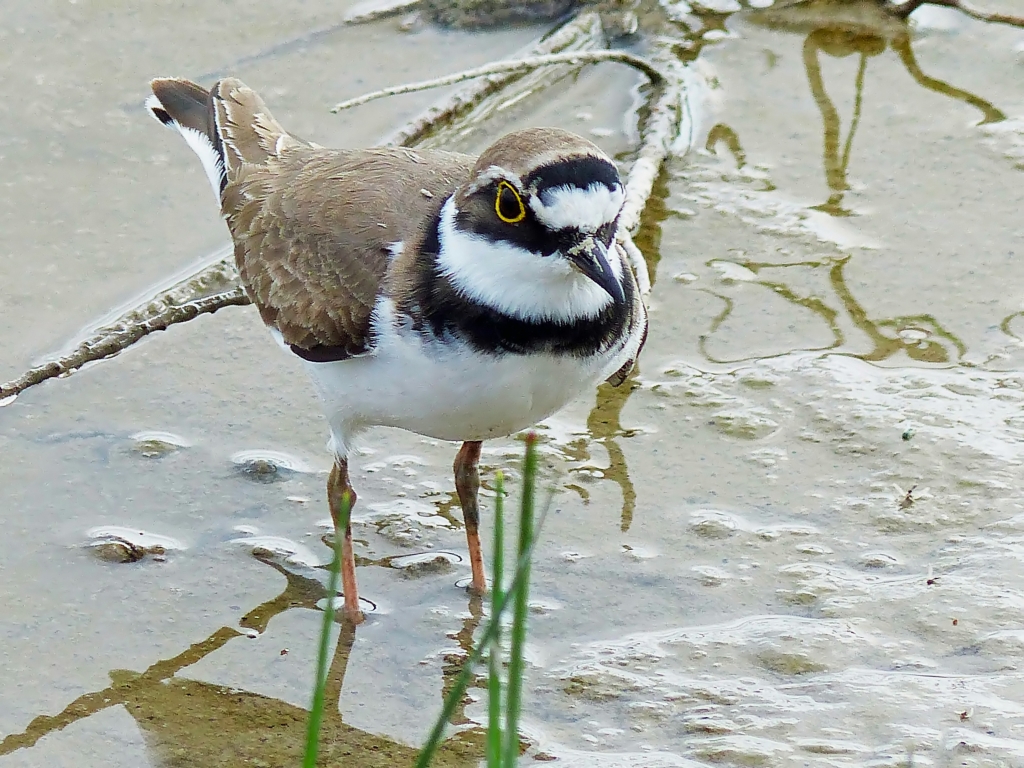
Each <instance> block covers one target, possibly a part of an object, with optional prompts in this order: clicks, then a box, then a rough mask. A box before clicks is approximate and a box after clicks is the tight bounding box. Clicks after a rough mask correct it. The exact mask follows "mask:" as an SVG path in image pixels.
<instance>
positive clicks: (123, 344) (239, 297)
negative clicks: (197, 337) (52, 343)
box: [0, 286, 249, 404]
mask: <svg viewBox="0 0 1024 768" xmlns="http://www.w3.org/2000/svg"><path fill="white" fill-rule="evenodd" d="M248 303H249V297H248V296H246V295H245V291H244V290H243V289H242V287H241V286H239V287H237V288H233V289H231V290H230V291H224V292H223V293H216V294H214V295H212V296H205V297H203V298H201V299H195V300H193V301H189V302H186V303H184V304H178V305H173V306H168V307H166V308H164V310H163V311H161V312H159V313H157V314H155V315H153V316H152V317H149V318H147V319H146V320H144V321H142V322H140V323H136V324H132V325H129V326H126V327H123V328H120V329H117V330H111V331H109V332H106V333H103V334H101V335H99V336H97V337H93V338H91V339H88V340H86V341H84V342H82V344H80V345H79V346H77V347H75V349H74V350H73V351H72V352H70V353H69V354H67V355H63V356H61V357H59V358H57V359H56V360H50V361H47V362H46V363H43V364H42V365H38V366H36V367H35V368H31V369H29V370H28V371H27V372H26V373H24V374H23V375H22V376H20V377H19V378H17V379H15V380H14V381H9V382H7V383H6V384H3V385H2V386H0V404H6V403H3V401H4V400H7V399H8V398H10V397H13V396H15V395H17V394H18V393H20V392H24V391H25V390H26V389H28V388H29V387H31V386H34V385H35V384H39V383H40V382H43V381H46V380H47V379H52V378H54V377H55V376H62V375H65V374H68V373H72V372H74V371H76V370H77V369H79V368H81V367H82V366H83V365H85V364H86V363H90V362H92V361H94V360H102V359H103V358H105V357H111V356H113V355H116V354H117V353H118V352H122V351H123V350H125V349H127V348H128V347H130V346H131V345H132V344H134V343H135V342H137V341H139V339H141V338H143V337H144V336H148V335H149V334H151V333H153V332H154V331H163V330H166V329H167V328H169V327H170V326H172V325H174V324H175V323H184V322H187V321H189V320H194V319H195V318H197V317H199V315H204V314H210V313H212V312H216V311H217V310H218V309H222V308H224V307H229V306H238V305H244V304H248Z"/></svg>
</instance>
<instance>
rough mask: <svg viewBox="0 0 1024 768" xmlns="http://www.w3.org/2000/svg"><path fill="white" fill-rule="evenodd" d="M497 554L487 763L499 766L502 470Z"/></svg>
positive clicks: (498, 490)
mask: <svg viewBox="0 0 1024 768" xmlns="http://www.w3.org/2000/svg"><path fill="white" fill-rule="evenodd" d="M494 490H495V500H494V553H493V555H492V556H491V621H493V622H495V624H496V627H495V633H494V639H493V640H492V641H491V644H490V650H489V652H488V665H489V671H488V676H487V765H488V768H500V766H501V754H502V728H501V614H500V612H499V611H498V606H499V605H500V604H501V602H502V589H501V582H502V579H504V578H505V576H504V573H503V570H504V560H505V478H504V476H503V475H502V473H501V472H500V471H499V472H498V473H497V475H496V476H495V478H494Z"/></svg>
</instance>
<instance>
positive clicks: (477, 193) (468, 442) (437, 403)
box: [146, 78, 647, 621]
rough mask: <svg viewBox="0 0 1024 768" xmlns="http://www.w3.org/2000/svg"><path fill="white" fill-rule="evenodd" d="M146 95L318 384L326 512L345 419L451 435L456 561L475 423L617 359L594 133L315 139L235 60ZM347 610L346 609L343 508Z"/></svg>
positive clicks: (623, 275)
mask: <svg viewBox="0 0 1024 768" xmlns="http://www.w3.org/2000/svg"><path fill="white" fill-rule="evenodd" d="M152 88H153V96H151V97H150V98H149V99H148V100H147V102H146V106H147V108H148V109H149V111H150V112H151V114H152V115H153V116H154V117H155V118H156V119H158V120H159V121H160V122H161V123H163V124H164V125H166V126H169V127H172V128H175V129H176V130H177V131H178V132H179V133H180V134H181V135H182V136H183V137H184V139H185V141H186V142H187V143H188V145H189V146H190V147H191V148H192V149H193V150H194V151H195V153H196V154H197V155H198V156H199V159H200V160H201V161H202V163H203V167H204V168H205V170H206V174H207V176H208V177H209V180H210V183H211V185H212V186H213V191H214V194H215V195H216V196H217V199H218V201H219V203H220V208H221V213H222V215H223V216H224V219H225V220H226V222H227V225H228V228H229V229H230V231H231V236H232V238H233V240H234V246H235V259H236V263H237V265H238V271H239V273H240V275H241V279H242V283H243V285H244V286H245V289H246V291H247V293H248V294H249V297H250V298H251V299H252V302H253V303H254V304H255V305H256V307H257V308H258V309H259V313H260V316H261V317H262V319H263V322H264V323H266V325H267V327H268V328H269V329H270V332H271V333H272V334H273V336H274V337H275V338H276V339H277V341H278V342H279V343H280V344H281V345H282V346H284V347H285V348H286V349H287V350H289V351H290V352H291V353H293V354H295V355H297V356H298V357H300V358H301V359H302V361H303V364H304V366H305V367H306V369H307V370H308V372H309V374H310V376H311V378H312V380H313V382H314V384H315V386H316V388H317V390H318V391H319V394H320V396H321V398H322V400H323V403H324V410H325V412H326V415H327V419H328V422H329V424H330V429H331V435H332V443H333V449H334V455H335V462H334V467H333V469H332V471H331V474H330V479H329V480H328V485H327V495H328V502H329V504H330V507H331V514H332V516H333V518H334V520H335V524H336V525H337V523H338V515H339V512H340V509H341V503H342V498H343V495H344V494H345V493H348V494H350V496H349V499H350V501H351V502H352V503H354V502H355V492H354V491H353V490H352V487H351V485H350V483H349V469H348V453H349V449H350V447H351V445H352V440H353V438H354V437H355V436H356V435H357V434H358V433H360V432H362V431H363V430H366V429H367V428H369V427H374V426H389V427H400V428H402V429H406V430H410V431H412V432H415V433H418V434H421V435H426V436H429V437H432V438H437V439H440V440H454V441H461V442H462V447H461V449H460V450H459V452H458V454H457V456H456V458H455V465H454V472H455V488H456V491H457V493H458V497H459V501H460V503H461V506H462V511H463V514H464V517H465V523H466V538H467V542H468V546H469V554H470V564H471V566H472V574H473V580H472V585H471V589H472V590H474V591H476V592H478V593H482V592H483V591H484V590H485V588H486V581H485V576H484V568H483V559H482V556H481V553H480V536H479V532H478V525H479V512H478V507H477V491H478V489H479V486H480V478H479V474H478V470H477V464H478V461H479V458H480V446H481V441H483V440H486V439H488V438H493V437H501V436H505V435H510V434H513V433H515V432H517V431H519V430H522V429H525V428H527V427H530V426H532V425H533V424H535V423H537V422H538V421H540V420H542V419H544V418H546V417H548V416H550V415H551V414H552V413H554V412H555V411H557V410H559V409H560V408H562V407H563V406H564V405H565V404H566V403H568V402H569V401H571V400H573V399H574V398H576V397H578V396H579V395H581V394H583V393H585V392H586V391H588V390H589V389H591V388H593V387H594V386H595V385H597V384H598V383H600V382H602V381H604V380H608V381H610V382H612V383H613V384H620V383H621V382H622V381H623V380H624V379H625V378H626V376H627V375H628V374H629V372H630V371H631V370H632V367H633V364H634V361H635V360H636V357H637V355H638V354H639V352H640V348H641V346H642V345H643V341H644V338H645V336H646V332H647V312H646V310H645V308H644V304H643V302H642V300H641V296H640V291H639V290H638V287H637V282H636V279H635V276H634V274H633V271H632V268H631V266H630V262H629V259H628V258H627V255H626V253H625V251H624V250H623V248H622V246H620V245H619V244H618V243H617V241H616V237H615V235H616V227H617V221H618V216H619V213H620V210H621V208H622V205H623V201H624V190H623V185H622V181H621V180H620V178H619V174H618V171H617V170H616V167H615V165H614V164H613V163H612V162H611V160H610V159H609V158H608V157H607V156H606V155H605V154H604V153H603V152H602V151H601V150H600V149H598V148H597V147H596V146H595V145H593V144H592V143H591V142H589V141H587V140H586V139H583V138H581V137H579V136H576V135H574V134H572V133H568V132H566V131H562V130H558V129H554V128H530V129H527V130H521V131H516V132H514V133H510V134H508V135H506V136H504V137H502V138H500V139H498V140H497V141H496V142H494V144H492V145H491V146H490V147H489V148H488V149H487V150H485V151H484V152H483V154H481V155H480V156H479V157H473V156H470V155H465V154H457V153H454V152H442V151H437V150H421V151H418V150H411V149H403V148H390V147H384V148H375V149H349V150H336V149H325V148H323V147H320V146H318V145H316V144H313V143H311V142H307V141H304V140H302V139H299V138H296V137H295V136H292V135H291V134H289V133H288V132H287V131H286V130H285V129H284V128H283V127H282V126H281V125H280V124H279V123H278V122H277V121H276V120H275V119H274V117H273V116H271V114H270V112H269V111H268V110H267V107H266V105H265V104H264V103H263V100H262V99H261V98H260V97H259V96H258V95H257V94H256V93H255V92H254V91H252V90H251V89H250V88H248V87H246V86H245V85H244V84H243V83H241V82H240V81H239V80H236V79H234V78H225V79H223V80H220V81H219V82H217V83H215V84H214V86H213V87H212V88H211V89H210V90H209V91H207V90H205V89H204V88H202V87H200V86H198V85H196V84H195V83H192V82H189V81H187V80H180V79H171V78H167V79H157V80H153V81H152ZM338 534H339V535H343V536H344V539H343V546H342V585H343V592H344V605H345V613H346V615H347V616H348V618H349V619H351V620H353V621H359V620H360V619H361V618H362V614H361V612H360V610H359V602H358V593H357V589H356V575H355V562H354V558H353V554H352V532H351V526H348V527H347V528H346V529H345V530H344V531H338Z"/></svg>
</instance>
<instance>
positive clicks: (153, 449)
mask: <svg viewBox="0 0 1024 768" xmlns="http://www.w3.org/2000/svg"><path fill="white" fill-rule="evenodd" d="M131 441H132V446H131V450H132V452H133V453H136V454H138V455H139V456H142V457H143V458H145V459H160V458H163V457H164V456H169V455H170V454H172V453H177V452H178V451H180V450H181V449H182V448H188V447H190V446H191V445H192V443H191V441H189V440H186V439H185V438H184V437H181V436H180V435H175V434H173V433H171V432H157V431H145V432H136V433H135V434H134V435H132V436H131Z"/></svg>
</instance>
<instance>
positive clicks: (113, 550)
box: [85, 525, 185, 563]
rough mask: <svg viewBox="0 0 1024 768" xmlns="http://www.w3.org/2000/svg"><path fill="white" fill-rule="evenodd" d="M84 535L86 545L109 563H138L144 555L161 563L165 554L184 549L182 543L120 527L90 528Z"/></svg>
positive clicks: (167, 537)
mask: <svg viewBox="0 0 1024 768" xmlns="http://www.w3.org/2000/svg"><path fill="white" fill-rule="evenodd" d="M86 536H87V538H88V541H87V542H86V544H85V546H86V547H88V548H89V549H90V551H91V552H92V553H93V554H94V555H95V556H96V557H98V558H99V559H100V560H105V561H107V562H110V563H137V562H138V561H139V560H142V559H143V558H144V557H146V556H147V555H148V556H150V557H152V558H153V559H154V560H163V559H164V558H165V557H166V555H167V553H168V552H170V551H174V550H183V549H185V545H184V544H182V543H181V542H180V541H178V540H177V539H172V538H171V537H170V536H161V535H160V534H156V533H148V532H146V531H142V530H139V529H138V528H128V527H126V526H121V525H103V526H99V527H97V528H91V529H89V530H88V531H87V532H86Z"/></svg>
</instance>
